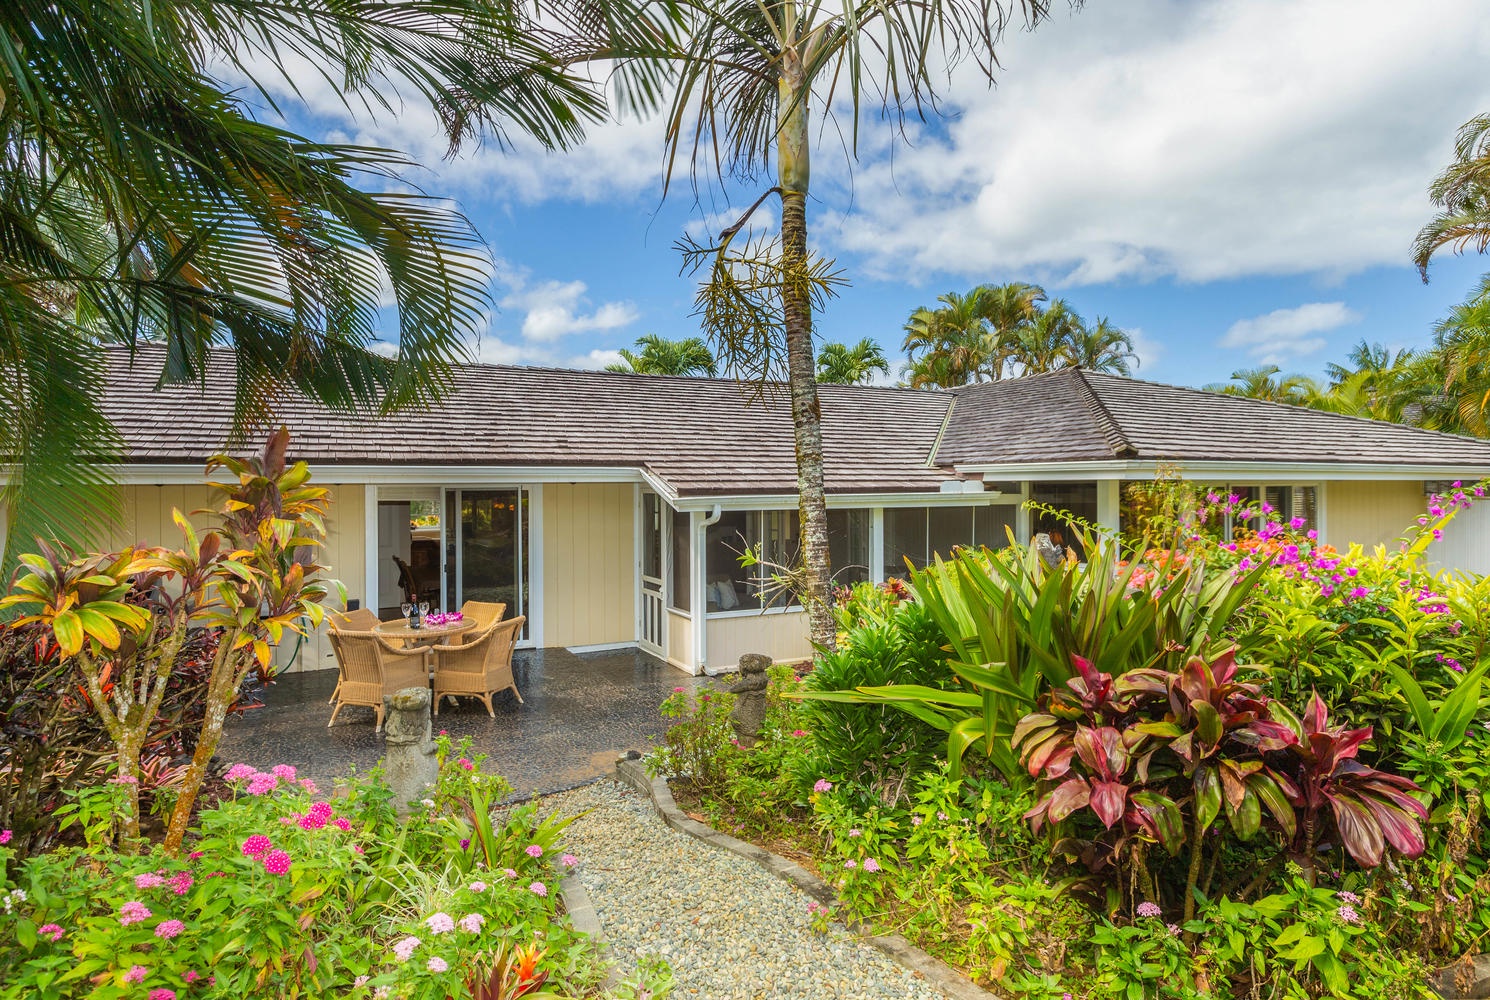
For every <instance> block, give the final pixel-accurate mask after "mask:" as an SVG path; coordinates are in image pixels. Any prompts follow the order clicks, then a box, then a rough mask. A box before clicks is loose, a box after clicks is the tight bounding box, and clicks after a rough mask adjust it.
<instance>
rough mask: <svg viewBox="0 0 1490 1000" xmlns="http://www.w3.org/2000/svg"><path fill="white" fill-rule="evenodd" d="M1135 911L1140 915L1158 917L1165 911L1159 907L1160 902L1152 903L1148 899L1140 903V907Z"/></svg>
mask: <svg viewBox="0 0 1490 1000" xmlns="http://www.w3.org/2000/svg"><path fill="white" fill-rule="evenodd" d="M1135 912H1136V913H1137V914H1138V915H1139V916H1140V917H1157V916H1159V915H1160V914H1161V913H1163V912H1164V911H1163V910H1161V909H1159V904H1158V903H1151V902H1149V901H1148V900H1144V901H1143V902H1142V903H1139V904H1138V909H1137V910H1136V911H1135Z"/></svg>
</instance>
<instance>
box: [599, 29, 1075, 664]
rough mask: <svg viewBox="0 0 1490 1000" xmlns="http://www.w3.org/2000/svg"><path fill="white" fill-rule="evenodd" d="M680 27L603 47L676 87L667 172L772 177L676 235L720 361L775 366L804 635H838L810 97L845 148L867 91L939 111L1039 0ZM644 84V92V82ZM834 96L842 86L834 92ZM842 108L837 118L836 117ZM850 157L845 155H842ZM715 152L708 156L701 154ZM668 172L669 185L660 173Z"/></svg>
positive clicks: (764, 368) (988, 67) (754, 368)
mask: <svg viewBox="0 0 1490 1000" xmlns="http://www.w3.org/2000/svg"><path fill="white" fill-rule="evenodd" d="M668 9H669V11H675V12H676V21H675V24H676V32H674V33H672V35H671V37H669V38H668V39H666V40H664V41H662V42H661V43H659V44H655V45H651V46H641V47H639V48H637V49H635V50H633V51H626V50H624V49H622V48H616V49H613V50H612V51H610V52H608V53H606V55H607V57H620V59H621V60H622V65H623V66H626V65H628V64H629V63H631V62H633V61H640V62H643V63H655V62H657V61H659V60H660V61H662V62H664V63H666V64H667V65H668V66H670V67H671V68H672V69H673V71H674V73H675V76H674V80H675V83H676V87H675V89H674V91H673V96H672V104H671V108H670V110H669V113H668V120H667V162H668V171H667V180H668V181H670V180H671V177H672V171H673V169H674V166H675V165H676V163H677V161H678V160H679V159H680V158H684V159H687V160H689V161H690V163H691V164H692V167H693V168H694V171H695V173H694V176H695V177H696V176H698V175H697V172H696V171H697V169H698V167H699V166H700V161H701V160H702V161H704V162H703V166H704V168H705V170H708V169H709V168H710V167H712V168H713V169H714V170H716V171H718V172H719V173H720V174H722V173H726V172H728V173H730V174H732V175H734V176H735V177H737V178H739V179H740V180H742V181H745V182H747V183H750V182H754V181H755V180H756V179H757V178H758V177H759V176H760V175H761V174H763V173H769V174H770V175H771V176H772V180H773V182H774V183H773V184H772V185H771V186H770V187H769V188H767V189H766V190H765V191H764V192H763V193H762V194H761V195H760V197H759V198H758V199H756V201H755V204H754V205H753V206H752V207H751V208H750V210H748V211H747V212H745V214H744V215H743V216H742V217H741V218H740V219H739V220H738V221H737V222H736V223H735V224H734V225H732V226H730V227H728V228H726V229H725V231H724V232H723V233H722V234H721V235H720V240H719V243H718V245H716V246H709V247H705V246H701V245H699V244H696V243H687V244H685V249H686V250H687V252H688V254H689V259H690V260H691V261H692V262H693V263H694V265H695V266H696V267H700V268H702V267H705V266H707V267H708V268H709V277H708V279H707V280H706V281H705V282H704V283H703V285H702V286H701V288H700V290H699V311H700V313H701V315H702V319H703V323H704V328H705V330H706V331H707V332H708V334H709V337H710V339H711V341H712V342H713V343H714V344H715V346H716V348H717V349H718V351H719V353H720V356H721V360H722V361H723V362H724V366H725V368H726V370H730V371H734V372H736V373H748V374H749V375H750V377H751V379H752V380H753V381H756V382H757V383H759V384H762V385H763V384H764V383H765V381H766V380H767V379H768V378H770V377H771V376H773V375H779V374H781V373H783V372H784V374H785V376H786V381H787V387H788V391H789V395H790V400H791V412H792V426H793V427H794V429H795V437H796V452H797V488H798V489H797V492H798V496H799V501H798V511H799V516H800V519H801V537H802V549H803V553H802V559H803V569H804V573H803V580H804V587H803V590H804V593H803V594H802V595H801V596H802V598H803V600H804V602H805V604H806V607H807V610H808V613H809V615H810V617H811V622H812V638H813V641H814V642H815V643H817V644H819V645H820V646H822V647H823V648H825V649H832V648H833V645H834V633H835V626H834V622H833V616H832V613H831V610H830V608H829V606H828V601H827V594H828V591H827V585H828V580H829V579H830V566H829V560H828V519H827V506H826V500H825V494H824V490H823V443H822V409H821V404H820V403H819V400H818V395H817V382H816V377H815V376H816V364H815V361H814V357H813V345H812V316H813V311H814V309H815V308H821V306H822V304H823V302H824V301H825V299H826V297H827V294H828V293H829V292H830V291H831V289H832V286H833V283H834V281H835V280H837V281H839V282H841V278H836V277H835V275H834V273H833V272H832V269H831V267H830V266H829V265H828V264H827V263H826V262H822V261H817V260H814V258H813V257H812V256H811V255H810V254H809V252H808V242H807V195H808V184H809V178H810V150H811V146H810V138H809V137H810V135H811V117H812V112H813V109H814V107H816V108H817V109H826V108H828V107H830V106H833V107H835V109H836V108H841V109H843V110H844V111H845V112H846V113H847V115H848V117H849V118H850V121H849V122H848V123H847V124H848V125H849V132H850V150H851V151H852V150H853V149H854V148H856V145H857V133H858V127H859V118H860V114H861V111H862V110H863V104H864V100H865V97H866V94H867V95H868V96H869V98H870V99H871V100H873V101H876V102H877V103H879V104H880V110H881V111H882V112H884V113H885V114H886V115H888V116H889V117H890V118H892V119H895V118H898V117H903V115H904V114H905V113H906V112H907V111H910V112H912V113H916V114H924V113H925V112H927V111H930V112H933V113H934V112H935V111H936V110H937V109H938V107H939V104H938V102H937V96H938V95H937V81H938V77H937V71H938V68H939V67H941V66H943V65H945V64H946V63H947V61H949V60H950V61H953V62H955V61H956V60H957V59H958V58H961V57H966V56H972V57H973V58H974V59H975V60H976V62H977V63H978V65H979V66H980V67H981V68H982V70H983V71H984V73H985V74H986V75H987V76H988V77H989V78H990V79H991V78H992V74H993V70H994V67H995V66H996V64H997V60H996V56H995V52H994V49H995V44H996V42H997V40H998V39H999V38H1000V36H1001V34H1002V32H1003V29H1004V27H1005V25H1006V23H1007V22H1008V20H1009V19H1010V17H1011V16H1012V14H1013V12H1014V10H1015V9H1018V10H1021V11H1022V12H1023V15H1024V21H1025V22H1026V23H1027V24H1028V25H1030V26H1033V25H1034V24H1036V23H1038V22H1039V21H1041V20H1043V19H1044V18H1045V17H1046V16H1048V13H1049V6H1048V3H1047V2H1046V0H848V2H846V3H843V4H833V5H826V6H825V5H823V4H820V3H817V2H816V0H675V2H674V3H672V4H669V5H668ZM642 96H646V94H645V92H643V93H642ZM835 98H841V100H839V101H838V102H837V103H835ZM840 120H841V119H840ZM850 155H852V152H851V153H850ZM709 161H712V162H709ZM665 184H666V182H665ZM773 194H774V195H777V196H778V197H779V198H780V199H781V226H780V236H779V238H776V239H774V240H768V239H767V238H765V237H762V238H760V239H758V240H755V241H752V240H751V238H750V236H749V234H748V231H747V235H746V237H745V239H744V249H743V250H741V249H739V248H737V247H734V246H733V241H734V240H735V238H736V236H737V235H738V234H739V233H740V232H741V231H742V229H744V227H746V225H747V224H748V222H749V219H750V215H751V213H752V212H754V211H755V209H756V208H757V207H759V205H760V204H761V203H762V202H764V200H765V199H766V198H768V197H770V196H771V195H773Z"/></svg>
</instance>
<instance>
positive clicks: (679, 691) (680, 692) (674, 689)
mask: <svg viewBox="0 0 1490 1000" xmlns="http://www.w3.org/2000/svg"><path fill="white" fill-rule="evenodd" d="M682 693H683V689H682V688H680V687H675V688H673V694H682Z"/></svg>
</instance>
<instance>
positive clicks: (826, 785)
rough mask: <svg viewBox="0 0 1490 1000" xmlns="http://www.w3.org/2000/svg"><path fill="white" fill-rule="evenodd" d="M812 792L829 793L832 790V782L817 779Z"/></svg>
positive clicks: (825, 779)
mask: <svg viewBox="0 0 1490 1000" xmlns="http://www.w3.org/2000/svg"><path fill="white" fill-rule="evenodd" d="M812 790H813V791H814V792H831V791H832V790H833V782H831V781H829V780H828V779H827V778H818V779H817V782H816V783H815V784H814V785H813V786H812Z"/></svg>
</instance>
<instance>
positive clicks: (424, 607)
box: [419, 601, 429, 618]
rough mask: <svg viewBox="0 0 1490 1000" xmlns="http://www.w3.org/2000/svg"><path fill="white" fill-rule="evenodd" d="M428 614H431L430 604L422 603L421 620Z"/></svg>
mask: <svg viewBox="0 0 1490 1000" xmlns="http://www.w3.org/2000/svg"><path fill="white" fill-rule="evenodd" d="M427 614H429V602H428V601H420V602H419V617H420V618H423V617H424V616H425V615H427Z"/></svg>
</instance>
